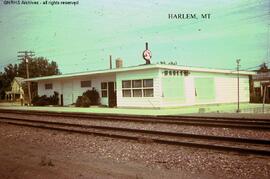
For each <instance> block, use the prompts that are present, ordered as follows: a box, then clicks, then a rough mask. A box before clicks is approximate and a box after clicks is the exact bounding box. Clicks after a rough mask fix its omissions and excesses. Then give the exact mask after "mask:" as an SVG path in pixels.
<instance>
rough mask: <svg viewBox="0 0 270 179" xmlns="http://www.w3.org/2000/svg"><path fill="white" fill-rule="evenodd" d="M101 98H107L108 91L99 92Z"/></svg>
mask: <svg viewBox="0 0 270 179" xmlns="http://www.w3.org/2000/svg"><path fill="white" fill-rule="evenodd" d="M101 97H102V98H107V97H108V91H107V90H102V91H101Z"/></svg>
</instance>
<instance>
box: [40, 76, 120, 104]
mask: <svg viewBox="0 0 270 179" xmlns="http://www.w3.org/2000/svg"><path fill="white" fill-rule="evenodd" d="M85 80H91V87H86V88H85V87H84V88H82V87H81V81H85ZM109 81H115V75H114V74H111V75H106V76H105V75H102V76H101V75H99V76H84V77H77V78H68V79H65V80H61V79H55V80H47V81H40V82H38V95H39V96H41V95H47V96H50V95H53V92H54V91H57V92H58V93H59V95H61V94H63V99H64V105H70V104H73V103H75V102H76V100H77V98H78V96H81V95H82V94H83V92H85V91H87V90H91V89H92V87H94V88H95V89H96V90H97V91H98V92H99V95H100V99H101V101H100V102H101V104H103V105H108V98H102V97H101V82H109ZM46 83H53V89H51V90H45V84H46Z"/></svg>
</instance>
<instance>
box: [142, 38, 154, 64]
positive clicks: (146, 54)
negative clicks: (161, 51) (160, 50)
mask: <svg viewBox="0 0 270 179" xmlns="http://www.w3.org/2000/svg"><path fill="white" fill-rule="evenodd" d="M143 58H144V60H145V63H146V64H150V63H151V62H150V59H151V58H152V53H151V51H150V50H149V49H148V42H146V43H145V50H144V51H143Z"/></svg>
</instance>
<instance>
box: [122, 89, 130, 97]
mask: <svg viewBox="0 0 270 179" xmlns="http://www.w3.org/2000/svg"><path fill="white" fill-rule="evenodd" d="M123 97H131V90H123Z"/></svg>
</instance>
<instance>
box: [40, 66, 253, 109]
mask: <svg viewBox="0 0 270 179" xmlns="http://www.w3.org/2000/svg"><path fill="white" fill-rule="evenodd" d="M163 71H164V70H162V69H148V70H137V71H127V72H119V73H117V74H116V75H115V74H108V75H99V76H85V77H77V78H69V79H65V80H51V81H49V80H48V81H41V82H39V83H38V94H39V95H44V94H45V95H47V96H50V95H53V92H54V91H57V92H59V94H63V95H64V105H69V104H72V103H75V102H76V99H77V97H78V96H80V95H82V93H83V92H85V91H86V90H87V89H92V87H95V88H96V90H97V91H98V92H99V94H100V96H101V82H110V81H116V84H117V87H116V90H117V107H141V108H143V107H149V108H159V107H177V106H188V105H196V104H214V103H233V102H237V75H235V74H234V75H233V74H220V73H207V72H191V73H190V74H189V75H188V76H181V77H164V76H163ZM164 78H168V79H169V78H175V79H177V78H179V80H180V79H181V80H182V82H181V83H179V84H183V85H184V86H183V88H181V90H184V92H183V93H184V97H183V98H182V97H179V96H177V97H176V98H174V97H172V96H170V95H169V96H167V97H166V96H164V93H163V91H164V90H165V89H164V88H165V87H164V86H163V82H164ZM196 78H211V79H213V80H214V90H213V91H214V93H215V94H214V95H215V98H214V99H211V101H198V99H196V96H195V88H196V87H195V79H196ZM136 79H153V81H154V84H153V85H154V86H153V88H154V97H122V81H123V80H136ZM175 79H174V80H175ZM82 80H91V82H92V87H91V88H81V86H80V81H82ZM174 80H169V81H174ZM45 83H53V89H52V90H45ZM166 84H168V83H167V82H166ZM177 84H178V83H176V85H177ZM166 88H169V90H170V88H171V90H174V89H176V88H174V85H170V86H167V87H166ZM166 90H167V91H168V89H166ZM175 94H177V93H175ZM240 102H249V78H248V76H243V75H240ZM101 104H104V105H108V98H101Z"/></svg>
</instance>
